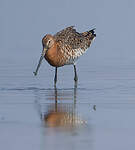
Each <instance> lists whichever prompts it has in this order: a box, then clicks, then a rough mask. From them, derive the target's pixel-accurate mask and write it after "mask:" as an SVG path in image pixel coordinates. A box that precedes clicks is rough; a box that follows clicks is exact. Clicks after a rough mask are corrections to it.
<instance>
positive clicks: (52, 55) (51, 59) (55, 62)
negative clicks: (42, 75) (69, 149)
mask: <svg viewBox="0 0 135 150" xmlns="http://www.w3.org/2000/svg"><path fill="white" fill-rule="evenodd" d="M45 59H46V60H47V62H48V63H49V64H50V65H52V66H54V67H61V66H63V65H64V61H63V56H62V53H61V51H60V50H59V49H58V46H57V44H54V45H53V46H52V47H51V48H50V49H49V50H48V51H47V52H46V54H45Z"/></svg>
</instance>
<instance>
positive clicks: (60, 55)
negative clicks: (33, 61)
mask: <svg viewBox="0 0 135 150" xmlns="http://www.w3.org/2000/svg"><path fill="white" fill-rule="evenodd" d="M95 37H96V34H95V28H94V29H92V30H89V31H86V32H82V33H79V32H77V31H76V29H75V28H74V26H69V27H66V28H64V29H63V30H61V31H59V32H57V33H56V34H54V35H51V34H46V35H45V36H44V37H43V39H42V45H43V50H42V54H41V57H40V59H39V63H38V65H37V68H36V71H35V72H33V73H34V75H35V76H36V75H37V73H38V70H39V67H40V65H41V62H42V60H43V58H45V59H46V61H47V62H48V63H49V64H50V65H51V66H53V67H55V76H54V85H56V83H57V68H58V67H62V66H65V65H73V66H74V81H75V82H77V81H78V75H77V70H76V61H77V60H78V58H79V57H80V56H81V55H83V54H84V53H85V52H86V50H87V49H88V48H89V47H90V45H91V42H92V41H93V40H94V39H95Z"/></svg>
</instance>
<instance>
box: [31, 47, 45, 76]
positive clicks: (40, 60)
mask: <svg viewBox="0 0 135 150" xmlns="http://www.w3.org/2000/svg"><path fill="white" fill-rule="evenodd" d="M46 50H47V49H46V48H43V51H42V54H41V57H40V59H39V63H38V65H37V68H36V71H35V72H33V73H34V75H35V76H36V75H37V73H38V70H39V67H40V65H41V63H42V60H43V58H44V56H45V53H46Z"/></svg>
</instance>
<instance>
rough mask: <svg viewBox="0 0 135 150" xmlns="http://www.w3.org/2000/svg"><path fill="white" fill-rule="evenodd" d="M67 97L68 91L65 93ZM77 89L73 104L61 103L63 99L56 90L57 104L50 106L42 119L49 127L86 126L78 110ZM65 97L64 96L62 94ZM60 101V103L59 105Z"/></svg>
mask: <svg viewBox="0 0 135 150" xmlns="http://www.w3.org/2000/svg"><path fill="white" fill-rule="evenodd" d="M64 92H65V93H64V94H65V95H66V94H67V93H66V92H67V91H64ZM76 94H77V88H76V86H75V87H74V90H73V103H61V100H62V98H63V97H61V96H60V94H59V90H57V88H56V87H55V88H54V95H53V96H54V97H55V103H54V104H50V105H49V106H48V108H47V112H46V113H44V114H43V116H42V119H43V121H44V122H45V125H46V126H48V127H76V126H79V125H84V124H86V121H84V120H83V119H82V118H81V116H80V115H79V114H78V112H77V110H76ZM62 95H63V94H62ZM59 99H60V103H58V101H59Z"/></svg>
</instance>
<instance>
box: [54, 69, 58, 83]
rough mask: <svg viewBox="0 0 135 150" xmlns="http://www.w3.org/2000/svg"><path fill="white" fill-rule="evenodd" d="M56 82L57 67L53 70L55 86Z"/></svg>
mask: <svg viewBox="0 0 135 150" xmlns="http://www.w3.org/2000/svg"><path fill="white" fill-rule="evenodd" d="M56 82H57V67H56V68H55V77H54V84H55V85H56Z"/></svg>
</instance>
